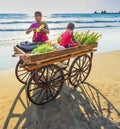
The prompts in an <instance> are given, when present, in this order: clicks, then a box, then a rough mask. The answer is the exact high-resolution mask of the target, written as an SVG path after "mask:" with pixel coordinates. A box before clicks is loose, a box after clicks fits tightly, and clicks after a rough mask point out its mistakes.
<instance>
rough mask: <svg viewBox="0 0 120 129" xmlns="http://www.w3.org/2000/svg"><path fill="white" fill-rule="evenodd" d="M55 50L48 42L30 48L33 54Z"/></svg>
mask: <svg viewBox="0 0 120 129" xmlns="http://www.w3.org/2000/svg"><path fill="white" fill-rule="evenodd" d="M51 51H55V50H54V49H53V48H52V47H51V46H50V45H49V44H46V43H45V44H41V45H39V46H38V47H37V48H35V49H33V50H32V53H33V54H41V53H46V52H51Z"/></svg>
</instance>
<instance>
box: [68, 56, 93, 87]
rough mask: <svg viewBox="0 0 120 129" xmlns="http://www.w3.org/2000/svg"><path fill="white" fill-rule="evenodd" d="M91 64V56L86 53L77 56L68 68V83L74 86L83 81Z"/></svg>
mask: <svg viewBox="0 0 120 129" xmlns="http://www.w3.org/2000/svg"><path fill="white" fill-rule="evenodd" d="M91 66H92V62H91V58H90V57H89V56H88V55H84V56H79V57H77V58H76V59H75V60H74V61H73V63H72V65H71V67H70V70H69V76H70V79H69V81H70V83H71V84H72V85H73V86H75V87H76V86H78V85H79V84H80V83H83V82H84V81H85V80H86V78H87V77H88V75H89V73H90V70H91Z"/></svg>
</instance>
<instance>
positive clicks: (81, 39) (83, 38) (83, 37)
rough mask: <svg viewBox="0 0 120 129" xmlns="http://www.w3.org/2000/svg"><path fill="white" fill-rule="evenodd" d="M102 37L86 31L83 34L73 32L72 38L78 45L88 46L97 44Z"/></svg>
mask: <svg viewBox="0 0 120 129" xmlns="http://www.w3.org/2000/svg"><path fill="white" fill-rule="evenodd" d="M101 37H102V35H100V34H99V33H96V32H90V31H87V32H85V33H82V32H81V33H78V32H75V34H74V38H75V40H76V41H77V42H78V43H79V44H80V45H89V44H93V43H96V42H98V40H99V39H100V38H101Z"/></svg>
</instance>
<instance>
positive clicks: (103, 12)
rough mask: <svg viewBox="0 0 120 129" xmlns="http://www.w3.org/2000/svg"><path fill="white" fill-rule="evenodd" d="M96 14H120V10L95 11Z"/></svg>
mask: <svg viewBox="0 0 120 129" xmlns="http://www.w3.org/2000/svg"><path fill="white" fill-rule="evenodd" d="M94 14H120V12H107V11H106V10H104V11H101V12H97V11H95V12H94Z"/></svg>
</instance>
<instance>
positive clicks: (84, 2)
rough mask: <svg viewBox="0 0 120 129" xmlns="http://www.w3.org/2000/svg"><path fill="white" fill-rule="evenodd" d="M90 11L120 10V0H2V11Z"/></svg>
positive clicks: (0, 8) (0, 6)
mask: <svg viewBox="0 0 120 129" xmlns="http://www.w3.org/2000/svg"><path fill="white" fill-rule="evenodd" d="M36 10H39V11H41V12H43V13H45V14H47V13H48V14H49V13H89V12H94V11H95V10H97V11H101V10H107V11H109V12H118V11H120V0H1V2H0V13H33V12H34V11H36Z"/></svg>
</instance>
